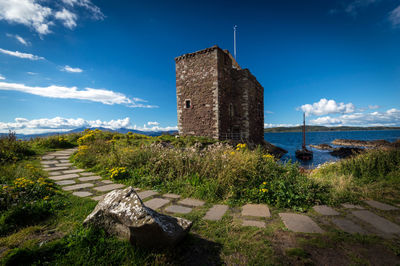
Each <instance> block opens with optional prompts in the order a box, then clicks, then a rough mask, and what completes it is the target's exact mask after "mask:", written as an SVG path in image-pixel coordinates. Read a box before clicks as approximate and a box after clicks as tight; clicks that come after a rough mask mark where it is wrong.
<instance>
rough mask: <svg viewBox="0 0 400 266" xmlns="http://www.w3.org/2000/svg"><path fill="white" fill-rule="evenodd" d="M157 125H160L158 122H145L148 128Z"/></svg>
mask: <svg viewBox="0 0 400 266" xmlns="http://www.w3.org/2000/svg"><path fill="white" fill-rule="evenodd" d="M159 124H160V123H158V122H151V121H149V122H147V125H148V126H158V125H159Z"/></svg>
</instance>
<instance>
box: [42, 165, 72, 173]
mask: <svg viewBox="0 0 400 266" xmlns="http://www.w3.org/2000/svg"><path fill="white" fill-rule="evenodd" d="M67 169H69V167H66V166H59V167H49V168H44V169H43V170H45V171H48V172H49V171H61V170H67Z"/></svg>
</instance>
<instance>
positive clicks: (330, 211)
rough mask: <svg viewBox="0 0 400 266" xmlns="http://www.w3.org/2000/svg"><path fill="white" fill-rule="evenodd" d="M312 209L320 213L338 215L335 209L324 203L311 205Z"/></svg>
mask: <svg viewBox="0 0 400 266" xmlns="http://www.w3.org/2000/svg"><path fill="white" fill-rule="evenodd" d="M313 209H314V211H316V212H318V213H319V214H322V215H339V214H340V213H338V212H337V211H335V210H334V209H333V208H331V207H329V206H326V205H318V206H314V207H313Z"/></svg>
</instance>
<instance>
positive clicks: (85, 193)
mask: <svg viewBox="0 0 400 266" xmlns="http://www.w3.org/2000/svg"><path fill="white" fill-rule="evenodd" d="M72 195H74V196H78V197H81V198H84V197H89V196H92V195H93V194H92V193H90V192H88V191H75V192H74V193H72Z"/></svg>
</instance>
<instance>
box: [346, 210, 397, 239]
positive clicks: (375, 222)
mask: <svg viewBox="0 0 400 266" xmlns="http://www.w3.org/2000/svg"><path fill="white" fill-rule="evenodd" d="M352 213H353V215H354V216H356V217H357V218H359V219H361V220H363V221H364V222H366V223H369V224H371V225H372V226H373V227H375V228H376V229H378V230H379V231H382V232H384V233H387V234H398V233H400V226H398V225H397V224H394V223H392V222H391V221H388V220H386V219H385V218H382V217H380V216H378V215H376V214H375V213H372V212H370V211H353V212H352Z"/></svg>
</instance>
